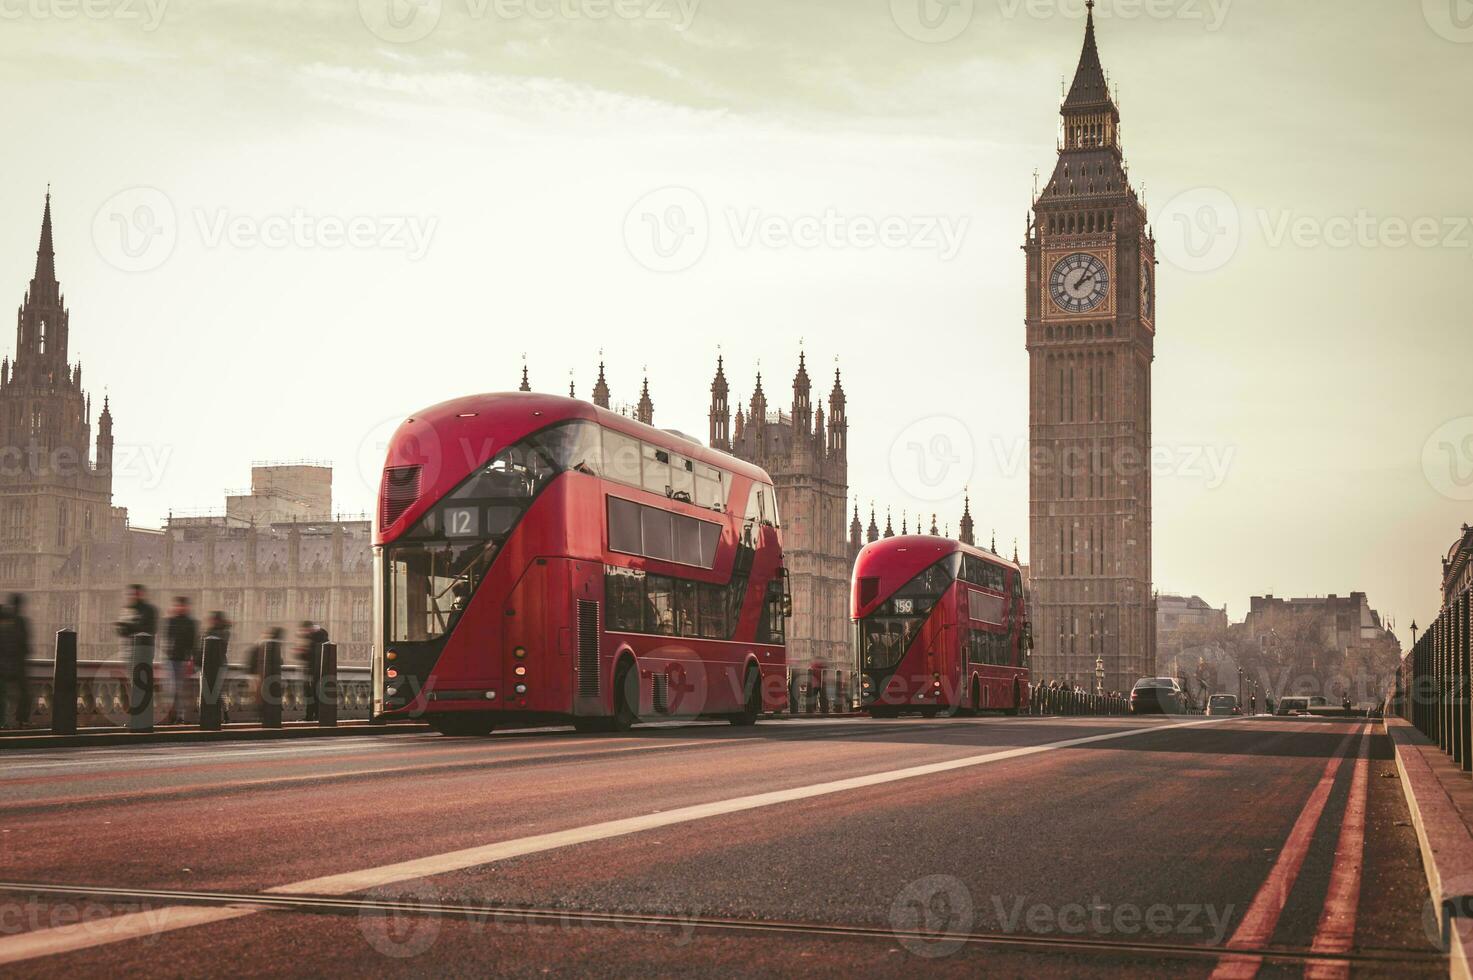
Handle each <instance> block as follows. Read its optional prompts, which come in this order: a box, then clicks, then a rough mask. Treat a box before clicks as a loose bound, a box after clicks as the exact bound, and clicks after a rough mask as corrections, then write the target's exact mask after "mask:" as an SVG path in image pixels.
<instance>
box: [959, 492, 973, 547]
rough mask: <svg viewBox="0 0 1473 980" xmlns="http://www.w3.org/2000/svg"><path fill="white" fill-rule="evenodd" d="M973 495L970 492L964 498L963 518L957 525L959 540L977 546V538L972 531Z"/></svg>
mask: <svg viewBox="0 0 1473 980" xmlns="http://www.w3.org/2000/svg"><path fill="white" fill-rule="evenodd" d="M972 530H973V527H972V495H971V494H970V493H968V494H967V495H966V496H965V497H963V498H962V519H961V523H960V524H958V525H957V540H958V541H960V542H961V543H962V544H969V545H972V546H973V547H975V546H976V544H977V540H976V538H975V536H974V535H973V533H972Z"/></svg>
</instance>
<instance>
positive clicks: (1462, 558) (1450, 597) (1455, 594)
mask: <svg viewBox="0 0 1473 980" xmlns="http://www.w3.org/2000/svg"><path fill="white" fill-rule="evenodd" d="M1470 589H1473V527H1469V526H1468V525H1467V524H1464V525H1463V530H1462V532H1461V533H1460V534H1459V535H1458V539H1457V540H1456V541H1454V542H1453V546H1452V547H1451V548H1449V549H1448V550H1447V556H1446V557H1445V558H1443V559H1442V606H1443V608H1444V609H1446V608H1449V607H1451V606H1452V604H1453V603H1454V602H1456V601H1457V600H1458V599H1459V598H1460V597H1461V596H1463V595H1464V594H1466V593H1467V592H1468V591H1469V590H1470Z"/></svg>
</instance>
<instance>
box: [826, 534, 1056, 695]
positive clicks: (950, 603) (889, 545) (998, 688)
mask: <svg viewBox="0 0 1473 980" xmlns="http://www.w3.org/2000/svg"><path fill="white" fill-rule="evenodd" d="M851 598H852V608H851V615H852V616H853V619H854V630H855V649H856V652H857V655H858V658H859V664H858V667H859V671H860V675H861V681H860V701H861V704H862V705H863V706H864V707H866V708H867V709H868V710H869V713H870V714H871V715H872V716H874V717H894V716H895V715H897V714H899V713H900V712H901V711H919V712H921V713H922V714H924V715H926V716H928V717H929V716H933V715H936V714H938V713H948V714H950V713H955V712H957V711H964V712H968V713H972V712H976V711H981V710H988V709H1000V710H1002V711H1005V712H1007V713H1008V714H1017V712H1018V711H1019V710H1020V709H1021V708H1023V707H1025V706H1026V705H1027V703H1028V696H1029V676H1028V651H1029V647H1030V645H1031V642H1032V640H1031V636H1030V631H1029V626H1028V621H1027V613H1026V606H1025V604H1024V597H1023V577H1022V573H1021V570H1020V569H1019V568H1018V566H1017V565H1015V564H1013V563H1012V562H1010V561H1005V560H1003V559H1002V558H999V557H998V556H997V555H994V554H991V553H990V552H987V551H983V550H981V549H979V548H973V547H971V546H970V545H965V544H962V543H961V542H960V541H952V540H950V539H947V538H939V537H931V536H928V535H908V536H903V537H895V538H883V539H881V540H879V541H875V542H873V543H871V544H869V545H867V546H866V547H865V548H864V550H863V551H861V552H860V553H859V559H858V560H857V561H856V562H855V565H854V580H853V587H852V589H851Z"/></svg>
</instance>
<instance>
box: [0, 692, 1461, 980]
mask: <svg viewBox="0 0 1473 980" xmlns="http://www.w3.org/2000/svg"><path fill="white" fill-rule="evenodd" d="M0 882H3V884H0V973H3V974H4V975H6V976H13V977H25V976H38V977H39V976H48V977H49V976H58V975H70V976H80V975H99V974H102V975H114V974H119V973H129V974H132V973H143V972H147V973H149V974H150V975H154V976H199V975H226V974H229V975H267V974H270V975H282V974H288V975H315V976H321V975H340V974H356V975H366V974H370V973H371V974H375V975H400V974H407V975H437V976H438V975H466V976H470V975H478V976H479V975H485V974H487V973H497V974H511V975H545V974H548V973H553V974H598V975H601V976H603V975H614V976H648V975H652V974H653V975H674V974H681V975H742V976H752V975H755V976H788V975H792V974H794V973H803V974H819V975H844V976H849V977H853V976H856V975H872V974H883V975H899V974H913V973H915V972H916V971H918V970H925V971H927V972H929V973H936V974H948V975H949V974H957V975H963V974H965V975H975V974H977V973H979V972H985V973H987V974H989V975H1001V976H1021V975H1027V976H1038V975H1068V976H1071V977H1072V976H1095V975H1101V976H1104V975H1131V976H1140V975H1172V976H1181V975H1185V976H1202V977H1206V976H1214V975H1215V976H1219V977H1228V976H1232V977H1251V976H1265V977H1271V976H1295V977H1298V976H1311V977H1320V976H1324V977H1335V976H1347V975H1355V976H1382V975H1384V976H1399V977H1404V976H1434V975H1445V974H1446V971H1447V961H1446V959H1445V958H1444V957H1443V955H1442V954H1441V952H1440V951H1439V950H1438V949H1437V947H1436V945H1435V942H1434V937H1435V934H1432V935H1429V931H1428V928H1429V927H1428V914H1427V913H1428V908H1427V894H1426V887H1425V882H1424V880H1423V877H1422V872H1421V869H1420V865H1419V860H1418V856H1417V849H1416V840H1415V835H1414V832H1413V830H1412V827H1411V826H1410V823H1409V817H1408V814H1407V812H1406V806H1405V803H1404V802H1403V799H1402V795H1401V791H1400V787H1399V786H1398V784H1397V780H1396V777H1395V767H1394V765H1393V764H1392V763H1391V762H1390V749H1389V745H1388V743H1387V741H1386V738H1385V736H1384V735H1382V734H1379V733H1376V732H1374V731H1373V730H1372V728H1371V726H1370V725H1369V724H1367V723H1363V722H1357V721H1350V720H1328V719H1297V718H1296V719H1271V718H1252V719H1201V718H1194V719H1182V718H1176V719H1128V718H1102V719H1085V718H1075V719H1033V718H1013V719H1008V718H986V719H937V720H934V721H923V720H920V719H902V720H898V721H870V720H852V719H848V720H835V721H798V722H794V721H774V722H765V723H763V724H760V725H758V726H757V727H756V728H755V729H735V728H731V727H729V726H724V725H700V724H690V725H667V726H661V727H652V728H640V729H636V731H635V732H633V733H631V734H629V735H623V736H592V737H590V736H582V735H576V734H573V733H571V732H539V733H507V734H498V735H495V736H492V737H490V738H483V739H449V738H443V737H440V736H436V735H428V734H427V735H418V734H416V735H395V736H388V737H384V738H382V739H368V738H364V739H351V740H330V741H320V742H318V741H313V742H296V743H280V742H277V743H261V744H254V745H246V744H235V745H229V744H215V745H191V746H177V747H168V746H152V747H144V748H130V749H125V750H116V749H78V750H67V751H45V752H39V751H37V752H23V751H14V752H8V753H6V755H5V757H4V759H3V760H0Z"/></svg>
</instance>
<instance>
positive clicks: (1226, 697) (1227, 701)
mask: <svg viewBox="0 0 1473 980" xmlns="http://www.w3.org/2000/svg"><path fill="white" fill-rule="evenodd" d="M1242 713H1243V706H1242V705H1240V704H1238V696H1237V695H1236V694H1214V695H1212V697H1210V698H1208V699H1207V714H1209V715H1241V714H1242Z"/></svg>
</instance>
